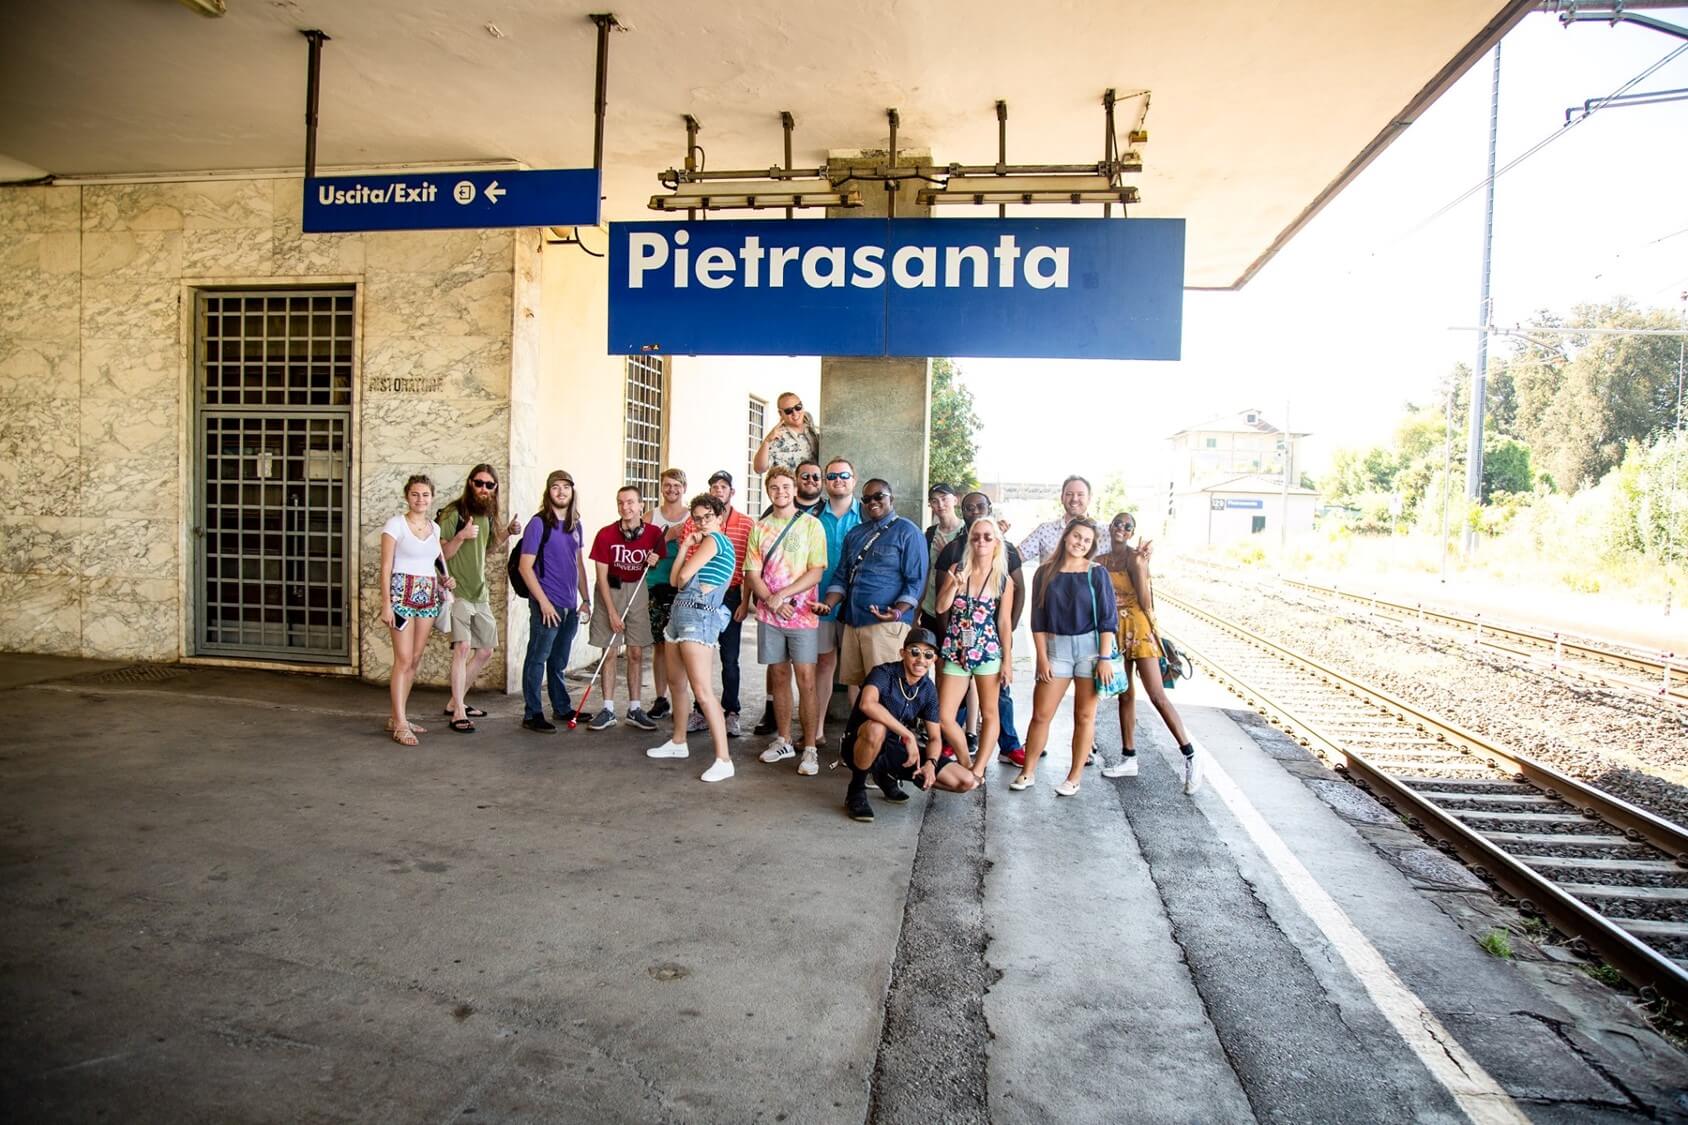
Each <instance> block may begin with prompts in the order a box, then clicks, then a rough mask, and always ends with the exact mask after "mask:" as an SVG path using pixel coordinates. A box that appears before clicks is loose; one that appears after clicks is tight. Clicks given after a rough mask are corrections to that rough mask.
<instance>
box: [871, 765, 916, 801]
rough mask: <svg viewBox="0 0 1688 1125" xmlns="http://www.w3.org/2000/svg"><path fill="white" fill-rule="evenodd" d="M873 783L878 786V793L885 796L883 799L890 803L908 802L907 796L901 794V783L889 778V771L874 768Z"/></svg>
mask: <svg viewBox="0 0 1688 1125" xmlns="http://www.w3.org/2000/svg"><path fill="white" fill-rule="evenodd" d="M873 783H874V784H875V785H877V786H879V791H880V792H881V793H884V794H885V799H886V800H887V801H890V802H892V803H894V804H895V803H898V802H902V801H906V800H908V794H907V793H905V792H903V783H902V782H900V781H898V780H897V779H896V778H894V777H892V776H891V771H890V770H887V769H882V768H875V769H874V771H873Z"/></svg>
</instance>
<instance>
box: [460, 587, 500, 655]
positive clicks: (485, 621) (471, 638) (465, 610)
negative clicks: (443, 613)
mask: <svg viewBox="0 0 1688 1125" xmlns="http://www.w3.org/2000/svg"><path fill="white" fill-rule="evenodd" d="M451 643H452V644H454V645H468V646H470V647H471V648H497V647H498V619H497V618H495V617H493V615H492V603H491V602H472V601H469V600H468V599H467V598H454V599H452V603H451Z"/></svg>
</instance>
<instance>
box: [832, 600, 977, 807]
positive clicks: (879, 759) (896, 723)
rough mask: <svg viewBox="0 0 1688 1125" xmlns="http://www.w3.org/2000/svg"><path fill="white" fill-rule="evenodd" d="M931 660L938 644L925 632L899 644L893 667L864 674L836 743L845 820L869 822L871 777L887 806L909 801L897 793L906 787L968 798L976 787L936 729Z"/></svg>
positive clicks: (911, 634) (970, 773)
mask: <svg viewBox="0 0 1688 1125" xmlns="http://www.w3.org/2000/svg"><path fill="white" fill-rule="evenodd" d="M937 659H938V638H936V637H934V636H933V635H932V633H931V631H930V630H928V629H914V630H911V631H910V632H909V634H908V638H907V639H906V640H905V641H904V642H903V646H902V649H901V650H900V651H899V653H898V659H896V660H892V661H888V662H887V663H884V664H881V665H879V666H878V667H876V668H874V669H873V670H872V671H871V672H869V673H868V674H867V682H866V683H864V684H862V691H861V695H860V696H858V697H857V699H856V705H855V706H854V707H852V708H851V709H850V721H849V722H848V723H847V724H846V725H845V727H844V740H843V743H842V750H843V753H844V762H845V764H846V765H848V766H849V767H850V788H849V789H848V790H847V791H846V792H845V794H844V811H845V812H847V813H849V814H850V817H851V819H853V820H860V821H863V822H872V820H873V806H872V805H869V804H868V801H867V779H868V778H869V777H872V778H873V780H874V783H875V784H877V785H878V786H879V789H880V792H882V793H884V794H885V799H886V800H887V801H891V802H893V803H898V802H902V801H906V800H908V794H907V793H906V792H904V791H903V787H902V785H901V782H904V781H910V782H913V783H914V784H915V785H916V786H918V787H919V788H921V789H923V790H925V791H927V792H931V791H932V790H933V789H947V790H949V791H950V792H952V793H966V792H968V791H969V790H971V789H972V788H973V787H974V786H976V785H978V783H979V781H978V778H976V777H974V776H973V771H972V770H969V769H966V768H964V767H963V766H962V765H961V763H960V762H959V761H957V760H956V757H955V753H954V751H952V750H951V749H950V748H949V747H948V746H945V745H944V737H943V733H942V731H941V730H940V727H939V723H938V689H937V686H936V685H935V684H933V683H932V676H931V671H932V665H933V664H935V663H936V662H937ZM921 724H924V725H925V727H926V749H925V750H924V752H923V751H922V750H921V748H920V743H919V741H918V740H917V739H916V736H915V730H914V728H915V727H916V726H918V725H921Z"/></svg>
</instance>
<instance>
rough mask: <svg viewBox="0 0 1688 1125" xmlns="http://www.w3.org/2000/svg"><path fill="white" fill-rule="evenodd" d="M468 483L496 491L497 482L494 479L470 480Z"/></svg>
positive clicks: (489, 490) (488, 490)
mask: <svg viewBox="0 0 1688 1125" xmlns="http://www.w3.org/2000/svg"><path fill="white" fill-rule="evenodd" d="M469 483H470V484H472V485H474V486H475V487H476V488H480V489H485V490H486V491H487V492H497V491H498V482H497V481H495V480H472V481H470V482H469Z"/></svg>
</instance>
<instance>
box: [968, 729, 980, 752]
mask: <svg viewBox="0 0 1688 1125" xmlns="http://www.w3.org/2000/svg"><path fill="white" fill-rule="evenodd" d="M978 753H979V736H978V735H976V734H970V735H968V736H967V756H968V757H970V758H971V757H975V756H977V754H978Z"/></svg>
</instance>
